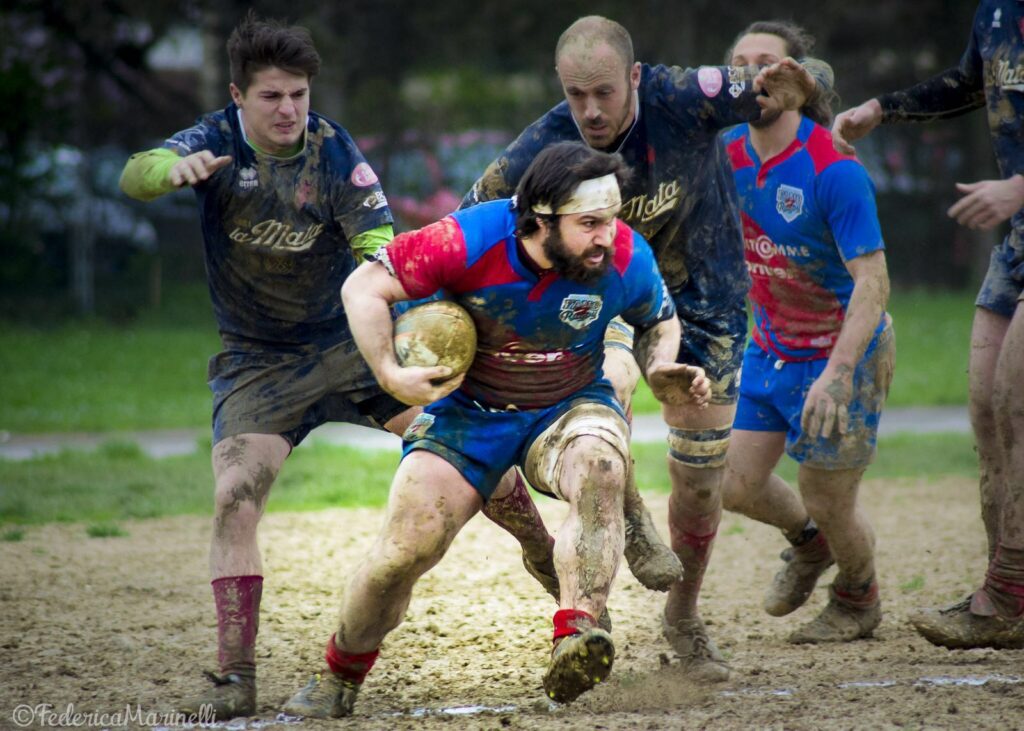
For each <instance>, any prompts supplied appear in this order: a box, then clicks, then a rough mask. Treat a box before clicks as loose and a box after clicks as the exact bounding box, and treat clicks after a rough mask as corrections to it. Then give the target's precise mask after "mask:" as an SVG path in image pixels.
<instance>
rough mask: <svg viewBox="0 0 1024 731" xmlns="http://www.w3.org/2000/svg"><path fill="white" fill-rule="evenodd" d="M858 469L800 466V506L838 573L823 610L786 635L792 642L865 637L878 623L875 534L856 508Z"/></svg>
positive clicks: (859, 475) (878, 606) (880, 619)
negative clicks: (829, 551) (818, 532)
mask: <svg viewBox="0 0 1024 731" xmlns="http://www.w3.org/2000/svg"><path fill="white" fill-rule="evenodd" d="M863 474H864V468H863V467H857V468H854V469H846V470H823V469H817V468H814V467H811V466H809V465H806V464H803V465H800V472H799V483H800V493H801V495H802V496H803V502H804V506H805V507H806V508H807V512H808V513H809V514H810V516H811V517H812V518H813V519H814V521H815V522H816V523H817V524H818V525H819V526H820V527H821V530H822V532H824V533H825V535H827V536H828V540H829V546H830V548H831V549H832V555H833V556H834V557H835V560H836V564H837V565H838V566H839V572H838V573H837V574H836V578H835V581H833V582H832V586H831V588H830V590H829V602H828V605H827V606H826V607H825V609H824V610H823V611H822V612H821V614H819V615H818V616H817V617H816V618H814V619H813V620H811V621H810V622H809V623H808V624H806V625H804V626H803V627H800V628H799V629H797V630H796V631H795V632H793V634H791V635H790V637H789V641H790V642H793V643H797V644H799V643H817V642H849V641H851V640H855V639H858V638H861V637H870V636H871V634H872V632H873V631H874V629H875V627H877V626H878V624H879V623H880V622H881V621H882V610H881V604H880V602H879V599H878V582H877V580H876V579H875V534H874V531H873V530H872V529H871V525H870V524H869V523H868V521H867V519H866V517H865V516H864V513H863V512H862V511H861V510H860V508H859V507H858V506H857V493H858V490H859V488H860V480H861V476H862V475H863Z"/></svg>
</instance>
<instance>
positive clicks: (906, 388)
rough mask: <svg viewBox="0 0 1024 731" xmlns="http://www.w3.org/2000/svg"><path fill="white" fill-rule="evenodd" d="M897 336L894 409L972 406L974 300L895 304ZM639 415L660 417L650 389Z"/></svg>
mask: <svg viewBox="0 0 1024 731" xmlns="http://www.w3.org/2000/svg"><path fill="white" fill-rule="evenodd" d="M889 312H890V313H891V314H892V317H893V326H894V329H895V331H896V375H895V377H894V378H893V383H892V389H891V391H890V392H889V401H888V405H889V406H946V405H956V404H966V403H967V357H968V355H969V353H970V341H971V322H972V320H973V319H974V294H973V293H971V292H943V291H936V292H933V291H925V290H910V291H903V292H894V293H893V295H892V297H891V299H890V302H889ZM633 408H634V410H635V411H636V412H637V413H639V414H646V413H654V412H656V411H658V409H659V407H658V403H657V401H655V400H654V396H652V395H651V392H650V390H649V389H648V388H647V386H646V385H645V384H644V383H641V384H640V387H639V388H638V389H637V394H636V396H635V397H634V401H633Z"/></svg>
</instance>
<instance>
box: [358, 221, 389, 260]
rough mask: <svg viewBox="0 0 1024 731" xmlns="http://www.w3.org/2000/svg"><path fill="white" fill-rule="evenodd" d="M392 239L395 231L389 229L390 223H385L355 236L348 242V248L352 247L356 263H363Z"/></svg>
mask: <svg viewBox="0 0 1024 731" xmlns="http://www.w3.org/2000/svg"><path fill="white" fill-rule="evenodd" d="M393 238H395V230H394V229H393V228H392V227H391V224H390V223H385V224H384V225H383V226H378V227H377V228H371V229H370V230H369V231H363V232H362V233H361V234H356V235H355V236H353V237H352V240H351V241H350V242H349V246H350V247H352V254H353V256H355V258H356V261H365V260H366V259H369V258H370V257H372V256H373V255H374V254H376V253H377V250H378V249H379V248H380V247H382V246H385V245H387V244H388V242H390V241H391V239H393Z"/></svg>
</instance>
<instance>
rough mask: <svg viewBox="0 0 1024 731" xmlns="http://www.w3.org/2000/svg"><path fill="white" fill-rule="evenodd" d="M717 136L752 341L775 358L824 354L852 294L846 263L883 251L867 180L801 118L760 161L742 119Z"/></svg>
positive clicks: (853, 160)
mask: <svg viewBox="0 0 1024 731" xmlns="http://www.w3.org/2000/svg"><path fill="white" fill-rule="evenodd" d="M724 138H725V143H726V149H727V151H728V153H729V159H730V160H731V162H732V167H733V175H734V177H735V179H736V189H737V191H738V193H739V197H740V218H741V219H742V222H743V242H744V247H743V248H744V256H745V258H746V262H747V269H748V270H749V272H750V277H751V279H752V281H753V286H752V287H751V289H750V301H751V304H752V305H753V312H754V340H755V342H756V343H757V344H758V345H760V346H761V347H762V348H764V349H765V350H767V351H768V352H770V353H774V354H775V355H776V356H777V357H778V358H780V359H782V360H813V359H816V358H827V357H828V355H829V353H830V352H831V351H832V346H833V345H835V342H836V338H837V337H838V336H839V330H840V328H841V327H842V325H843V320H844V318H845V315H846V308H847V307H848V305H849V303H850V295H851V294H852V293H853V285H854V282H853V278H852V277H851V276H850V273H849V272H848V271H847V269H846V265H845V262H846V261H848V260H849V259H853V258H856V257H858V256H863V255H865V254H869V253H871V252H873V251H878V250H881V249H884V248H885V243H884V242H883V240H882V231H881V228H880V226H879V223H878V212H877V209H876V207H875V188H874V185H873V184H872V182H871V179H870V178H869V177H868V174H867V171H866V170H865V169H864V167H863V166H862V165H861V164H860V163H859V162H858V161H857V159H856V158H855V157H853V156H849V155H842V154H840V153H838V152H836V151H835V149H834V148H833V146H832V136H831V134H830V133H829V131H828V130H827V129H825V128H824V127H822V126H820V125H818V124H815V123H814V122H812V121H811V120H810V119H807V118H806V117H805V118H804V119H803V120H802V121H801V123H800V127H799V129H798V131H797V135H796V139H795V140H793V143H792V144H791V145H790V146H789V147H788V148H786V149H785V150H784V151H783V152H781V153H779V154H778V155H776V156H775V157H773V158H771V159H770V160H767V161H766V162H764V163H762V162H761V161H760V160H759V159H758V157H757V153H756V152H755V151H754V148H753V146H752V145H751V143H750V127H749V126H748V125H745V124H744V125H740V126H738V127H736V128H734V129H731V130H729V131H728V132H726V133H725V135H724ZM883 321H884V318H883ZM882 324H883V322H882V321H880V322H879V331H881V328H882Z"/></svg>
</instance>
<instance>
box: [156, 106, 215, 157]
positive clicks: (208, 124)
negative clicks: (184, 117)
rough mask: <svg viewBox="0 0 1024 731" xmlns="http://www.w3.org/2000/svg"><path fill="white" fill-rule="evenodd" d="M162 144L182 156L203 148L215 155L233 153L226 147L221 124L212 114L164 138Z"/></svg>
mask: <svg viewBox="0 0 1024 731" xmlns="http://www.w3.org/2000/svg"><path fill="white" fill-rule="evenodd" d="M161 146H162V147H164V148H165V149H168V150H174V152H176V153H178V155H180V156H181V157H186V156H188V155H191V154H192V153H194V152H199V151H201V150H209V151H210V152H212V153H213V154H214V156H215V157H220V156H221V155H230V154H231V152H230V150H227V149H226V148H227V141H226V139H225V137H224V134H223V132H222V131H221V129H220V126H219V125H218V124H217V121H216V119H215V118H214V117H213V116H210V115H207V116H204V117H200V118H199V119H198V120H197V121H196V123H195V125H194V126H192V127H189V128H188V129H183V130H181V131H180V132H176V133H174V134H173V135H171V136H170V137H168V138H167V139H166V140H164V143H163V145H161Z"/></svg>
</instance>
